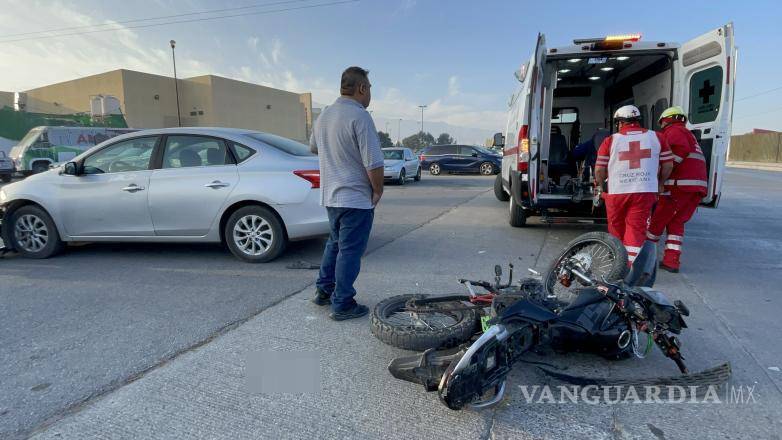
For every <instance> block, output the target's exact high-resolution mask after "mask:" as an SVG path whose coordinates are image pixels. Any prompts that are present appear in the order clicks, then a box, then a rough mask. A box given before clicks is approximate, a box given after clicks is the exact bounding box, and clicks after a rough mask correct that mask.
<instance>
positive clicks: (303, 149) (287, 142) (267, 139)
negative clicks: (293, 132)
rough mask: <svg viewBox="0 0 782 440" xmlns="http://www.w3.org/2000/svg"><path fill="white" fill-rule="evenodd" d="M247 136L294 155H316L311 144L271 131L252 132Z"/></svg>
mask: <svg viewBox="0 0 782 440" xmlns="http://www.w3.org/2000/svg"><path fill="white" fill-rule="evenodd" d="M246 136H248V137H251V138H253V139H255V140H258V141H261V142H263V143H265V144H268V145H271V146H272V147H274V148H276V149H278V150H280V151H283V152H285V153H288V154H292V155H294V156H314V154H313V153H312V151H310V147H309V145H304V144H302V143H301V142H296V141H294V140H291V139H288V138H284V137H282V136H277V135H274V134H269V133H250V134H247V135H246Z"/></svg>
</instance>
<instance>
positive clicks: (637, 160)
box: [619, 141, 652, 170]
mask: <svg viewBox="0 0 782 440" xmlns="http://www.w3.org/2000/svg"><path fill="white" fill-rule="evenodd" d="M651 157H652V149H651V148H647V149H643V150H642V149H641V142H639V141H630V149H629V150H627V151H620V152H619V160H626V161H628V162H629V166H630V169H631V170H635V169H638V168H641V159H649V158H651Z"/></svg>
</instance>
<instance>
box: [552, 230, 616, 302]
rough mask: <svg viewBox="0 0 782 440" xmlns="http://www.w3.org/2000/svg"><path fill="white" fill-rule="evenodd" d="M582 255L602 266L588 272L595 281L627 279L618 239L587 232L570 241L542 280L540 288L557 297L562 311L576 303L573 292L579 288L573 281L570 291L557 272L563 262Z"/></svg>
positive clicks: (600, 233)
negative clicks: (587, 255)
mask: <svg viewBox="0 0 782 440" xmlns="http://www.w3.org/2000/svg"><path fill="white" fill-rule="evenodd" d="M581 251H585V252H588V253H590V254H591V255H592V262H593V264H594V263H595V259H596V258H597V257H600V259H601V261H602V262H603V264H602V265H600V267H599V269H600V270H599V271H595V272H591V271H590V272H591V275H594V276H596V277H598V278H600V277H601V276H604V277H605V278H606V280H608V281H616V280H619V279H622V278H624V277H625V276H626V275H627V271H628V266H627V262H628V260H627V250H626V249H625V247H624V245H623V244H622V242H621V241H619V239H618V238H616V237H614V236H613V235H611V234H608V233H606V232H588V233H586V234H583V235H580V236H578V237H576V238H575V239H573V240H572V241H571V242H570V243H568V244H567V246H565V249H564V250H563V251H562V252H561V253H560V254H559V256H558V257H557V258H555V259H554V260H553V261H552V262H551V264H550V265H549V268H548V270H546V273H545V275H544V277H543V287H544V288H545V290H546V294H547V295H548V296H550V297H553V296H556V297H557V300H558V301H559V303H560V304H561V305H562V307H565V306H566V305H567V304H569V303H570V302H572V301H573V299H575V295H576V294H575V291H576V289H578V288H579V287H581V284H579V283H578V282H577V281H573V284H572V285H571V286H570V287H565V286H563V285H562V284H560V282H559V280H558V279H557V277H558V273H559V268H560V265H561V264H562V262H563V261H564V260H565V258H570V257H572V256H573V255H576V254H578V253H579V252H581Z"/></svg>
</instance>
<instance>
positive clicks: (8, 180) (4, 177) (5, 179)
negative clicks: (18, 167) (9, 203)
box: [0, 174, 11, 183]
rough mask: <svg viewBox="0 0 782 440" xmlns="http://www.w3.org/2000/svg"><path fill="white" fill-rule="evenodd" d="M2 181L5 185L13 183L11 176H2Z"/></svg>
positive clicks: (0, 177)
mask: <svg viewBox="0 0 782 440" xmlns="http://www.w3.org/2000/svg"><path fill="white" fill-rule="evenodd" d="M0 179H3V183H8V182H10V181H11V175H10V174H3V175H2V176H0Z"/></svg>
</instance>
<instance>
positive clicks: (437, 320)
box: [369, 295, 479, 351]
mask: <svg viewBox="0 0 782 440" xmlns="http://www.w3.org/2000/svg"><path fill="white" fill-rule="evenodd" d="M414 298H415V299H422V300H423V299H426V298H427V296H426V295H397V296H392V297H390V298H386V299H384V300H383V301H381V302H379V303H378V304H377V306H375V308H374V309H373V310H372V316H371V317H370V319H369V324H370V327H371V330H372V334H373V335H375V337H377V338H378V339H380V340H381V341H383V342H385V343H386V344H388V345H391V346H393V347H397V348H402V349H405V350H414V351H425V350H428V349H430V348H435V349H441V348H450V347H455V346H457V345H459V344H461V343H464V342H466V341H469V340H470V338H472V336H473V335H474V334H475V333H476V332H477V331H478V329H479V312H478V310H476V309H473V308H468V307H470V303H469V302H465V301H458V300H454V301H440V302H433V303H425V305H424V306H423V307H421V308H420V310H416V309H410V308H409V307H408V301H409V300H411V299H414Z"/></svg>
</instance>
